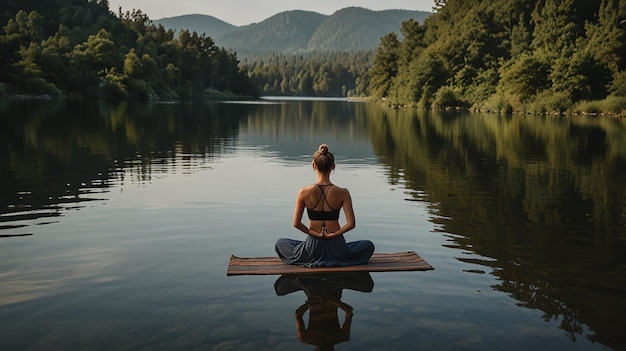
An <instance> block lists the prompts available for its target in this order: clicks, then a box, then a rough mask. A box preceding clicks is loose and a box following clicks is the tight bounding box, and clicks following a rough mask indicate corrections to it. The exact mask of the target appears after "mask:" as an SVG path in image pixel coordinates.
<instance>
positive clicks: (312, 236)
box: [275, 144, 374, 267]
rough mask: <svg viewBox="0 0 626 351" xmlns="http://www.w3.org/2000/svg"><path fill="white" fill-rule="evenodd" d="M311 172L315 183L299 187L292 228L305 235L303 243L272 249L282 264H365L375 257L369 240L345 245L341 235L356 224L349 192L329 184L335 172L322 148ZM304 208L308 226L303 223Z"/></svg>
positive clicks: (329, 155) (282, 241) (280, 242)
mask: <svg viewBox="0 0 626 351" xmlns="http://www.w3.org/2000/svg"><path fill="white" fill-rule="evenodd" d="M312 165H313V169H314V170H315V172H316V173H317V182H316V183H314V184H311V185H308V186H305V187H302V188H301V189H300V191H299V192H298V196H297V197H296V205H295V208H294V211H293V226H294V227H296V228H297V229H299V230H300V231H302V232H303V233H305V234H307V237H306V239H305V240H304V241H300V240H293V239H284V238H283V239H279V240H278V241H277V242H276V245H275V249H276V253H277V254H278V257H280V259H281V260H282V261H283V263H284V264H296V265H300V266H305V267H320V266H350V265H356V264H364V263H367V261H368V260H369V258H370V257H371V256H372V254H373V253H374V244H373V243H372V242H371V241H369V240H360V241H354V242H349V243H347V242H346V240H345V238H344V236H343V235H344V234H345V233H346V232H348V231H350V230H352V229H354V227H355V224H356V221H355V218H354V210H353V208H352V198H351V197H350V192H348V189H345V188H340V187H338V186H336V185H334V184H333V183H331V182H330V172H331V171H333V170H334V169H335V157H334V156H333V154H332V153H331V152H330V151H329V150H328V145H326V144H322V145H320V147H319V150H318V151H317V152H315V154H314V155H313V162H312ZM305 208H306V210H307V214H308V217H309V226H308V227H307V226H306V225H305V224H304V223H302V215H303V213H304V209H305ZM341 209H343V211H344V214H345V217H346V224H344V225H343V226H341V225H340V224H339V211H340V210H341Z"/></svg>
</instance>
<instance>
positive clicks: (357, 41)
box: [307, 7, 430, 51]
mask: <svg viewBox="0 0 626 351" xmlns="http://www.w3.org/2000/svg"><path fill="white" fill-rule="evenodd" d="M428 15H430V13H429V12H422V11H408V10H383V11H372V10H368V9H364V8H362V7H348V8H345V9H342V10H339V11H337V12H335V13H334V14H332V16H330V17H328V19H326V21H324V23H322V24H321V25H320V26H319V27H318V28H317V30H316V31H315V33H314V34H313V36H312V37H311V40H309V45H308V46H307V49H308V50H311V51H314V50H329V51H336V50H337V49H342V50H343V51H359V50H370V49H375V48H376V47H378V45H379V44H380V38H381V37H382V36H384V35H385V34H388V33H391V32H396V33H397V34H398V36H399V35H400V25H401V24H402V22H404V21H406V20H408V19H410V18H414V19H415V20H416V21H418V22H419V23H424V20H425V19H426V18H427V17H428Z"/></svg>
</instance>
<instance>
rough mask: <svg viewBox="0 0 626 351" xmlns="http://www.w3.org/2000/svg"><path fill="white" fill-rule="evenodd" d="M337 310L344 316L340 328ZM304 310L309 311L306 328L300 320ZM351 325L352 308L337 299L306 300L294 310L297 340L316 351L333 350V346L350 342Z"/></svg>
mask: <svg viewBox="0 0 626 351" xmlns="http://www.w3.org/2000/svg"><path fill="white" fill-rule="evenodd" d="M337 308H341V309H342V310H343V311H344V312H345V314H346V319H345V320H344V322H343V325H341V326H339V319H338V315H337ZM306 310H309V326H308V327H306V326H305V324H304V320H303V318H302V317H303V316H304V313H305V312H306ZM351 325H352V307H351V306H350V305H348V304H347V303H344V302H341V300H339V299H324V298H318V299H308V300H307V301H306V302H305V303H304V304H303V305H302V306H300V307H298V309H297V310H296V328H297V332H298V340H300V341H301V342H303V343H306V344H309V345H315V346H316V350H334V345H337V344H340V343H342V342H345V341H348V340H350V326H351Z"/></svg>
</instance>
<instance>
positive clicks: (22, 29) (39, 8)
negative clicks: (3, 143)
mask: <svg viewBox="0 0 626 351" xmlns="http://www.w3.org/2000/svg"><path fill="white" fill-rule="evenodd" d="M0 14H1V16H2V19H3V20H4V21H5V23H6V25H5V26H4V32H3V33H1V35H0V64H1V66H2V72H3V74H2V77H1V78H0V95H16V94H27V95H51V96H59V95H67V96H81V97H112V98H142V99H153V98H160V99H186V98H192V97H207V96H214V95H218V96H223V95H224V93H227V94H228V95H238V96H253V95H255V93H254V91H253V88H252V85H251V84H250V81H249V79H248V77H247V75H246V74H245V72H243V71H242V70H241V69H240V67H239V60H238V59H237V57H236V54H235V53H233V52H232V51H230V50H227V49H224V48H218V47H217V46H216V45H215V43H214V42H213V40H212V39H211V38H210V37H207V36H205V35H203V34H202V35H198V34H197V33H195V32H193V33H190V32H189V31H187V30H182V31H179V32H177V34H176V35H175V32H174V31H172V30H166V29H165V28H164V27H163V26H155V25H153V24H152V21H151V20H150V19H149V18H148V16H146V15H145V14H144V13H142V12H141V10H132V11H126V12H122V10H121V9H119V11H118V13H117V14H114V13H113V12H111V10H110V9H109V3H108V1H107V0H54V1H45V2H40V1H6V2H3V5H2V7H1V8H0Z"/></svg>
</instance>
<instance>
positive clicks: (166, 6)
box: [109, 0, 434, 26]
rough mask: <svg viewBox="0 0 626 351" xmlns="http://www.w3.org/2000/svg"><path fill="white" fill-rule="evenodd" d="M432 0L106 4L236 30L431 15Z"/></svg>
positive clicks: (122, 0)
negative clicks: (213, 20) (355, 17)
mask: <svg viewBox="0 0 626 351" xmlns="http://www.w3.org/2000/svg"><path fill="white" fill-rule="evenodd" d="M433 5H434V0H382V1H381V0H345V1H344V0H306V1H305V0H168V1H162V0H109V8H110V9H111V11H113V12H114V13H117V9H118V8H119V7H120V6H122V10H123V11H127V10H132V9H140V10H141V11H142V12H143V13H145V14H146V15H148V17H150V19H152V20H157V19H161V18H165V17H173V16H179V15H188V14H195V13H200V14H204V15H211V16H213V17H217V18H219V19H221V20H222V21H225V22H228V23H230V24H234V25H236V26H241V25H246V24H250V23H253V22H261V21H263V20H264V19H266V18H268V17H270V16H273V15H275V14H277V13H279V12H283V11H289V10H306V11H315V12H318V13H322V14H325V15H330V14H332V13H333V12H335V11H337V10H340V9H342V8H345V7H349V6H358V7H364V8H368V9H370V10H386V9H403V10H419V11H432V7H433Z"/></svg>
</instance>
